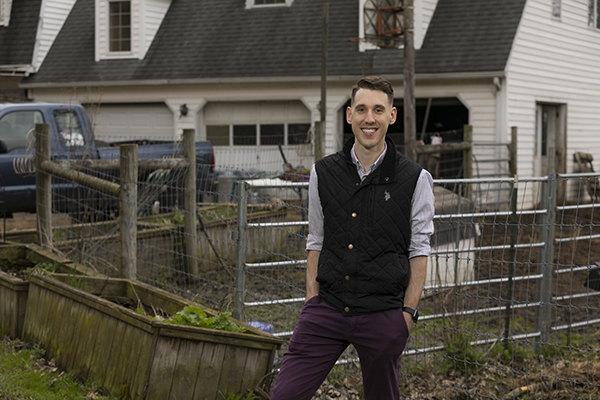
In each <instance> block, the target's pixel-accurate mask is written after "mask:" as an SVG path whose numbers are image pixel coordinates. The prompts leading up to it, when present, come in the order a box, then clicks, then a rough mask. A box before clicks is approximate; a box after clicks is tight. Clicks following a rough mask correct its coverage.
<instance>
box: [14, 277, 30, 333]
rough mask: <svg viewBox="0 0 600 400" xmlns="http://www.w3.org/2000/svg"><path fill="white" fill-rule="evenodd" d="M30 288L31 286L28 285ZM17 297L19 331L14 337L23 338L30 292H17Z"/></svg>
mask: <svg viewBox="0 0 600 400" xmlns="http://www.w3.org/2000/svg"><path fill="white" fill-rule="evenodd" d="M28 286H29V285H28ZM16 296H17V299H18V300H17V303H18V306H17V331H16V332H15V336H14V337H19V338H20V337H22V336H23V325H24V324H25V313H26V311H27V298H28V297H29V291H23V292H16Z"/></svg>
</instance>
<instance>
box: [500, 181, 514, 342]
mask: <svg viewBox="0 0 600 400" xmlns="http://www.w3.org/2000/svg"><path fill="white" fill-rule="evenodd" d="M513 179H514V180H513V181H512V183H511V196H510V223H509V226H510V250H509V253H508V262H509V264H508V284H507V286H508V289H507V290H508V293H507V295H506V309H505V313H504V340H503V343H504V350H508V336H509V334H510V314H511V310H512V301H513V279H514V277H515V266H516V265H515V264H516V263H517V258H516V250H515V244H516V243H517V193H518V192H517V190H518V189H517V177H516V176H513Z"/></svg>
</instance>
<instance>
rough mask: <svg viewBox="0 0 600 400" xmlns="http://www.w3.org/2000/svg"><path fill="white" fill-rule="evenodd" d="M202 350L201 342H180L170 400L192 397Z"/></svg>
mask: <svg viewBox="0 0 600 400" xmlns="http://www.w3.org/2000/svg"><path fill="white" fill-rule="evenodd" d="M203 350H204V344H203V343H202V342H196V341H191V340H181V344H180V345H179V354H178V357H177V364H176V365H175V373H174V375H173V384H172V385H171V393H170V397H169V399H170V400H179V399H190V398H191V397H192V396H193V394H194V389H195V386H196V380H197V377H198V369H199V368H200V362H201V360H202V354H203Z"/></svg>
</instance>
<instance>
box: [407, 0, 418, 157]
mask: <svg viewBox="0 0 600 400" xmlns="http://www.w3.org/2000/svg"><path fill="white" fill-rule="evenodd" d="M414 32H415V24H414V0H404V155H405V156H407V157H408V158H410V159H411V160H413V161H417V154H416V151H415V146H416V144H415V142H416V139H417V121H416V115H415V43H414Z"/></svg>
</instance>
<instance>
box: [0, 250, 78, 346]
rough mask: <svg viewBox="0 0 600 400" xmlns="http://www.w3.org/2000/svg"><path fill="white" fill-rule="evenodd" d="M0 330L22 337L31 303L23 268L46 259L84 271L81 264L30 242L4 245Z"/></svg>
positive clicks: (65, 268) (66, 268) (0, 253)
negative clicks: (28, 303) (29, 302)
mask: <svg viewBox="0 0 600 400" xmlns="http://www.w3.org/2000/svg"><path fill="white" fill-rule="evenodd" d="M0 263H2V264H3V266H4V268H0V332H1V333H4V334H8V335H9V336H10V337H13V338H18V337H21V334H22V332H23V323H24V318H25V308H26V305H27V295H28V290H29V282H28V281H27V280H25V279H24V276H23V273H22V272H23V269H25V268H30V267H34V266H35V265H37V264H40V263H45V264H48V265H56V266H57V268H58V270H59V271H62V272H67V271H73V272H77V273H82V272H83V269H82V267H81V266H78V265H75V264H73V263H70V262H68V260H66V259H64V258H62V257H59V256H57V255H56V254H53V253H50V252H48V251H45V250H43V249H42V248H41V247H39V246H37V245H34V244H29V245H22V244H5V245H0Z"/></svg>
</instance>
